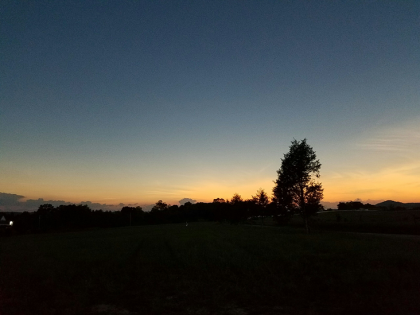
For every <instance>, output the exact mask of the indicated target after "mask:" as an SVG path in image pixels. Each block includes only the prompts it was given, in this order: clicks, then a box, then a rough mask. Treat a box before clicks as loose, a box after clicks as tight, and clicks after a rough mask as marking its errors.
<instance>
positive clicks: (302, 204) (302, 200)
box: [300, 186, 310, 234]
mask: <svg viewBox="0 0 420 315" xmlns="http://www.w3.org/2000/svg"><path fill="white" fill-rule="evenodd" d="M300 208H301V211H302V216H303V221H304V222H305V230H306V234H309V232H310V230H309V223H308V216H307V214H306V207H305V197H304V195H303V187H302V186H300Z"/></svg>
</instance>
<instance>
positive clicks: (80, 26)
mask: <svg viewBox="0 0 420 315" xmlns="http://www.w3.org/2000/svg"><path fill="white" fill-rule="evenodd" d="M0 12H1V13H0V14H1V21H0V58H1V62H0V192H3V193H8V194H17V195H21V196H24V197H25V198H32V199H36V198H44V199H46V200H66V201H70V202H76V203H77V202H80V201H82V200H89V201H92V202H97V203H106V204H118V203H121V202H122V203H138V204H142V205H144V204H150V203H154V202H156V201H157V200H159V199H162V200H164V201H166V202H168V203H171V204H177V203H178V200H180V199H182V198H192V199H195V200H197V201H204V202H208V201H212V200H213V199H214V198H217V197H219V198H230V197H231V196H232V195H233V194H234V193H239V194H240V195H242V197H244V198H249V197H251V195H252V194H255V192H256V191H257V190H258V189H259V188H264V189H265V190H266V191H268V192H270V193H271V190H272V188H273V186H274V184H273V181H274V180H275V179H276V176H277V174H276V170H277V169H279V167H280V165H281V158H282V157H283V154H284V153H286V152H287V151H288V149H289V145H290V143H291V141H292V140H293V139H297V140H301V139H303V138H307V140H308V143H309V145H311V146H312V147H313V148H314V150H315V151H316V152H317V156H318V158H319V159H320V162H321V163H322V168H321V182H322V183H323V186H324V201H329V202H335V203H336V202H338V201H348V200H354V199H356V198H360V199H362V200H368V199H369V200H373V201H375V200H378V201H381V200H387V199H393V200H397V201H401V202H420V1H417V0H414V1H408V0H407V1H382V0H381V1H199V0H198V1H172V0H171V1H156V0H153V1H32V2H30V1H1V4H0Z"/></svg>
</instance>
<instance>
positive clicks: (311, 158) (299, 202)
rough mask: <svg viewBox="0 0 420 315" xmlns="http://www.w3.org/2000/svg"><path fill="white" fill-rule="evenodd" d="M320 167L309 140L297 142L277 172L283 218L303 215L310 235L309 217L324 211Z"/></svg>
mask: <svg viewBox="0 0 420 315" xmlns="http://www.w3.org/2000/svg"><path fill="white" fill-rule="evenodd" d="M320 168H321V163H320V162H319V160H318V159H317V158H316V154H315V151H314V150H313V149H312V147H311V146H309V145H308V144H307V143H306V139H303V140H301V141H297V140H293V141H292V144H291V146H290V149H289V152H288V153H286V154H285V155H284V158H283V159H282V163H281V167H280V169H279V170H278V171H277V174H278V177H277V180H276V181H275V183H276V185H275V187H274V189H273V193H274V196H275V199H276V201H277V206H278V208H279V210H280V213H281V215H282V216H285V217H290V216H291V215H292V214H293V213H296V212H298V213H300V214H301V215H302V217H303V219H304V222H305V227H306V230H307V232H309V226H308V217H309V216H310V215H312V214H314V213H316V212H317V211H318V210H320V209H322V205H321V204H320V201H321V200H322V198H323V188H322V184H321V183H319V182H316V181H315V179H317V178H319V177H320V174H319V170H320Z"/></svg>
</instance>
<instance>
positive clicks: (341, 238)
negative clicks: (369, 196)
mask: <svg viewBox="0 0 420 315" xmlns="http://www.w3.org/2000/svg"><path fill="white" fill-rule="evenodd" d="M419 293H420V241H418V240H411V239H398V238H396V239H393V238H383V237H377V236H366V235H356V234H354V235H351V234H344V233H335V232H324V233H314V234H311V235H305V234H304V233H303V231H302V230H300V229H291V228H267V229H264V228H258V227H255V228H254V227H250V226H241V225H239V226H231V225H224V224H216V223H190V224H189V226H188V227H185V225H159V226H143V227H129V228H116V229H102V230H91V231H81V232H80V231H79V232H71V233H57V234H44V235H20V236H14V237H9V238H1V239H0V314H1V315H8V314H126V315H127V314H356V313H360V314H420V299H419V298H418V296H419Z"/></svg>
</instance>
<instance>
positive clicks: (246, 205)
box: [0, 195, 277, 233]
mask: <svg viewBox="0 0 420 315" xmlns="http://www.w3.org/2000/svg"><path fill="white" fill-rule="evenodd" d="M276 209H277V207H276V205H275V203H274V202H271V203H268V204H266V205H263V206H262V205H260V204H259V203H258V202H257V201H256V200H253V199H251V200H242V199H241V197H240V196H239V195H235V196H234V197H233V198H232V200H231V201H228V200H227V201H225V200H224V199H220V198H217V199H214V200H213V202H211V203H203V202H199V203H196V204H192V203H190V202H187V203H185V204H184V205H181V206H178V205H168V204H166V203H164V202H163V201H161V200H159V201H158V202H157V203H156V205H155V206H154V207H153V208H152V209H151V211H147V212H146V211H143V209H142V208H141V207H123V208H122V209H121V210H120V211H103V210H91V209H90V208H89V207H88V206H87V205H82V204H80V205H75V204H72V205H60V206H58V207H54V206H52V205H51V204H43V205H40V206H39V208H38V210H37V211H35V212H23V213H13V214H11V213H0V217H1V216H5V217H6V219H7V222H9V221H13V231H14V232H15V233H39V232H50V231H66V230H74V229H85V228H108V227H122V226H130V225H150V224H166V223H185V222H195V221H219V222H222V221H226V222H229V223H231V224H237V223H239V222H240V221H244V220H246V219H247V218H248V217H252V216H267V215H275V214H276Z"/></svg>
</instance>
